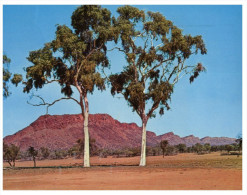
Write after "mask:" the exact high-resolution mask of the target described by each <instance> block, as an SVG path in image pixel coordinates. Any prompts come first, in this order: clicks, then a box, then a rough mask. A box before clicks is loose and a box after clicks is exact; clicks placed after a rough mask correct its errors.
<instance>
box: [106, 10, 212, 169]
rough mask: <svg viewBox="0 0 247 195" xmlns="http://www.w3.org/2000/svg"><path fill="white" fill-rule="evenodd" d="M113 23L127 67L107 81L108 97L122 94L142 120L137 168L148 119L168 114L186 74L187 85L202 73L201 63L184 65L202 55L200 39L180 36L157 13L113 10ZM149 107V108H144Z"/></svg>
mask: <svg viewBox="0 0 247 195" xmlns="http://www.w3.org/2000/svg"><path fill="white" fill-rule="evenodd" d="M117 12H118V13H119V17H118V18H117V19H116V20H114V26H115V27H116V29H117V32H118V35H119V38H120V39H121V43H122V47H115V48H116V49H118V50H119V51H120V52H122V53H123V54H124V55H125V57H126V61H127V65H126V66H125V67H124V70H123V71H122V72H120V73H117V74H113V75H111V76H110V77H109V80H110V82H111V85H112V88H111V93H112V95H115V94H116V93H122V94H123V96H124V98H125V100H126V101H127V102H128V103H129V105H130V106H131V107H132V108H133V111H135V112H136V113H137V114H138V115H139V116H140V118H141V120H142V129H143V130H142V146H141V147H142V150H141V161H140V166H145V165H146V125H147V122H148V120H149V119H150V118H152V117H155V113H154V111H155V110H156V109H158V108H160V110H159V113H160V114H161V115H163V114H164V110H165V109H167V110H169V109H170V107H169V104H168V101H169V100H170V98H171V94H172V93H173V90H174V86H175V84H176V83H177V82H178V81H179V80H180V79H181V78H182V77H183V76H184V75H187V74H190V82H193V81H194V79H195V78H196V77H197V76H198V75H199V73H200V72H202V71H204V70H205V68H204V67H203V66H202V64H201V63H198V64H191V65H187V64H185V62H186V60H187V59H189V58H190V57H191V56H192V55H193V54H197V53H198V52H200V53H201V54H202V55H203V54H206V52H207V50H206V48H205V44H204V42H203V40H202V37H201V36H194V37H193V36H191V35H183V34H182V30H181V29H179V28H178V27H176V26H175V25H174V24H173V23H172V22H171V21H169V20H167V19H166V18H165V17H164V16H163V15H162V14H160V13H159V12H150V11H149V12H147V13H146V12H144V11H143V10H139V9H138V8H135V7H132V6H123V7H119V8H118V9H117ZM148 107H149V108H148Z"/></svg>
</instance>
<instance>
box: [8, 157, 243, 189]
mask: <svg viewBox="0 0 247 195" xmlns="http://www.w3.org/2000/svg"><path fill="white" fill-rule="evenodd" d="M138 160H139V157H134V158H111V157H108V158H106V159H100V158H98V157H94V158H92V164H93V165H99V164H101V165H102V164H104V165H113V164H123V163H125V164H128V165H134V164H136V163H138ZM80 162H81V159H79V160H78V159H65V160H47V161H39V162H38V163H37V166H48V165H53V166H54V165H71V164H74V165H75V164H77V163H80ZM147 162H148V166H147V167H138V166H114V167H101V166H93V167H91V168H56V169H51V168H42V169H21V170H4V173H3V188H4V190H7V189H12V190H51V189H53V190H241V189H242V170H241V169H240V167H241V166H242V164H240V163H241V159H240V158H237V157H236V156H219V154H210V155H203V156H198V155H193V154H182V155H178V156H173V157H166V158H165V159H163V158H162V157H160V156H159V157H148V160H147ZM17 165H19V166H32V162H31V161H30V162H20V163H17ZM240 165H241V166H240ZM4 166H7V165H6V164H4Z"/></svg>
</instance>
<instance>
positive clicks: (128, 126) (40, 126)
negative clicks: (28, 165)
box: [4, 114, 235, 150]
mask: <svg viewBox="0 0 247 195" xmlns="http://www.w3.org/2000/svg"><path fill="white" fill-rule="evenodd" d="M89 131H90V136H91V138H94V139H95V140H96V144H97V146H98V147H100V148H110V149H119V148H124V147H136V146H140V143H141V133H142V129H141V127H139V126H137V125H136V124H135V123H120V122H119V121H118V120H115V119H113V118H112V117H111V116H110V115H108V114H92V115H90V116H89ZM80 138H83V119H82V117H81V115H79V114H75V115H44V116H40V117H39V118H38V119H37V120H36V121H34V122H33V123H31V124H30V125H29V126H28V127H26V128H24V129H22V130H20V131H18V132H17V133H15V134H13V135H9V136H6V137H5V138H4V142H6V143H7V144H11V143H13V144H15V145H18V146H20V148H21V150H26V149H27V148H28V147H29V146H33V147H35V148H40V147H47V148H49V149H51V150H55V149H56V150H59V149H68V148H70V147H72V146H73V145H74V144H75V142H76V140H78V139H80ZM165 139H166V140H168V141H169V143H170V144H171V145H176V144H179V143H183V144H186V145H187V146H191V145H194V144H196V143H202V144H203V143H210V144H211V145H222V144H231V143H234V142H235V139H234V138H227V137H205V138H202V139H199V138H198V137H195V136H193V135H190V136H186V137H180V136H178V135H175V134H174V133H172V132H169V133H165V134H163V135H159V136H157V135H156V134H155V133H154V132H151V131H147V145H148V146H154V145H157V144H158V143H159V142H160V141H161V140H165Z"/></svg>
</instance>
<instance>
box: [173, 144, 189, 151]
mask: <svg viewBox="0 0 247 195" xmlns="http://www.w3.org/2000/svg"><path fill="white" fill-rule="evenodd" d="M176 148H177V149H178V151H179V152H180V153H184V152H186V149H187V147H186V145H185V144H178V145H176Z"/></svg>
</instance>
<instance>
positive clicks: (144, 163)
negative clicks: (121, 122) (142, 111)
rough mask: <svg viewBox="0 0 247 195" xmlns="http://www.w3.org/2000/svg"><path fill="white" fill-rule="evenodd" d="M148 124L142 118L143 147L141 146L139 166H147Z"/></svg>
mask: <svg viewBox="0 0 247 195" xmlns="http://www.w3.org/2000/svg"><path fill="white" fill-rule="evenodd" d="M146 125H147V122H146V121H145V120H142V148H141V161H140V164H139V166H146V139H147V136H146Z"/></svg>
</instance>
